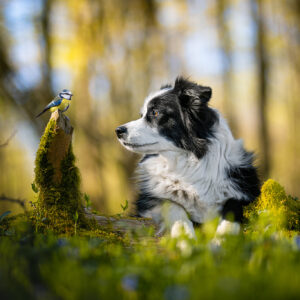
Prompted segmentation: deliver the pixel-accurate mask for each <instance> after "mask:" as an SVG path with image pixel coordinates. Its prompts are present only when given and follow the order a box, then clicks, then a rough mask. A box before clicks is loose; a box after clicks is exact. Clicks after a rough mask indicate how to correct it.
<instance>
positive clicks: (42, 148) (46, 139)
mask: <svg viewBox="0 0 300 300" xmlns="http://www.w3.org/2000/svg"><path fill="white" fill-rule="evenodd" d="M56 134H57V130H56V121H55V120H52V119H51V120H50V121H49V122H48V125H47V127H46V129H45V132H44V134H43V136H42V138H41V141H40V145H39V149H38V151H37V155H36V160H35V183H36V185H37V187H38V189H39V197H38V203H37V208H36V209H35V211H34V213H33V217H32V221H33V222H34V223H35V226H36V228H37V229H52V230H53V231H54V232H67V233H71V232H73V231H74V216H75V214H76V212H77V213H78V215H79V219H78V225H81V226H87V227H89V222H88V221H87V220H85V218H84V215H83V213H82V212H83V208H82V205H81V200H82V194H81V192H80V175H79V169H78V168H77V167H76V165H75V156H74V153H73V149H72V144H70V146H69V149H68V152H67V154H66V156H65V158H64V159H63V160H62V161H61V174H62V179H61V180H60V182H59V183H57V182H55V181H54V180H53V176H54V168H53V165H52V164H51V162H50V161H49V149H50V147H51V143H52V142H53V139H54V138H55V135H56Z"/></svg>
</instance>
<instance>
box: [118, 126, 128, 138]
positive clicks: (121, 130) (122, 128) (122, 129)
mask: <svg viewBox="0 0 300 300" xmlns="http://www.w3.org/2000/svg"><path fill="white" fill-rule="evenodd" d="M125 133H127V128H126V127H125V126H120V127H118V128H117V129H116V134H117V137H118V138H119V139H120V138H122V137H123V135H124V134H125Z"/></svg>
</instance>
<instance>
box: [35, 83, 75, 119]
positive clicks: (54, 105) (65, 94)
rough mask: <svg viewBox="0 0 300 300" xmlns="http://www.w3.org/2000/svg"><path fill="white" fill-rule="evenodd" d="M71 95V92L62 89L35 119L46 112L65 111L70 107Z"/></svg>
mask: <svg viewBox="0 0 300 300" xmlns="http://www.w3.org/2000/svg"><path fill="white" fill-rule="evenodd" d="M72 96H73V94H72V93H71V91H69V90H66V89H63V90H62V91H61V92H60V93H58V95H57V96H56V97H55V98H54V99H53V100H52V101H51V102H50V103H49V104H48V105H47V106H46V107H45V108H44V109H43V111H42V112H40V113H39V114H38V115H37V116H36V118H38V117H39V116H40V115H42V114H43V113H44V112H46V111H47V110H50V111H51V112H54V111H56V110H58V109H59V110H60V111H62V112H65V111H67V109H68V108H69V106H70V101H71V99H72Z"/></svg>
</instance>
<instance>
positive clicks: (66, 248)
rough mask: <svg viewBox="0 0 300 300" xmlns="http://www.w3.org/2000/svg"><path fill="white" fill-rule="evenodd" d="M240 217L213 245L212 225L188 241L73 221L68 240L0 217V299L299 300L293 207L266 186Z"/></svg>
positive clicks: (277, 189)
mask: <svg viewBox="0 0 300 300" xmlns="http://www.w3.org/2000/svg"><path fill="white" fill-rule="evenodd" d="M86 198H87V196H86ZM87 200H88V199H86V202H89V201H87ZM125 206H126V204H125ZM125 206H124V207H125ZM33 214H34V212H33ZM245 215H246V216H247V217H248V222H246V223H245V224H244V227H243V231H242V232H241V233H240V234H239V235H235V236H232V235H227V236H225V237H224V238H223V240H222V243H221V246H217V245H216V244H215V243H214V242H213V239H214V236H215V231H216V227H217V225H218V222H219V220H218V219H215V220H212V221H211V222H208V223H206V224H204V225H203V226H202V227H201V228H198V229H197V230H196V234H197V239H196V240H189V239H185V238H184V237H181V238H180V239H170V238H169V237H168V236H165V237H163V238H161V239H157V238H153V236H151V233H150V231H149V235H148V236H147V235H145V232H143V236H140V235H139V234H138V232H128V233H127V234H126V235H122V234H120V233H118V232H111V228H109V226H108V228H104V227H101V228H99V226H98V227H97V225H95V226H94V227H93V229H92V230H91V229H88V228H86V227H83V226H80V223H77V221H78V217H76V215H75V217H74V220H73V221H74V224H73V227H74V229H73V231H70V230H65V232H62V231H57V230H55V228H53V230H48V229H47V228H48V227H46V228H45V227H41V229H42V230H37V227H36V226H35V225H36V224H35V223H34V222H32V217H31V216H30V214H29V215H27V216H26V215H20V216H17V217H10V216H9V215H8V214H7V215H2V216H1V218H0V219H1V220H0V297H1V299H70V300H71V299H72V300H73V299H143V300H146V299H155V300H156V299H166V300H177V299H178V300H185V299H186V300H187V299H195V300H196V299H197V300H198V299H222V300H224V299H255V300H257V299H299V295H300V235H299V218H300V214H299V200H297V199H295V198H292V197H290V196H287V195H286V194H285V191H284V189H283V188H282V187H281V186H280V185H279V184H278V183H277V182H275V181H274V180H268V181H267V182H266V183H265V184H264V186H263V187H262V195H261V197H259V198H258V199H257V201H256V202H254V203H253V205H251V206H250V207H249V208H248V209H247V210H246V212H245ZM49 228H51V227H49ZM54 232H55V234H54ZM57 232H61V233H59V234H58V233H57Z"/></svg>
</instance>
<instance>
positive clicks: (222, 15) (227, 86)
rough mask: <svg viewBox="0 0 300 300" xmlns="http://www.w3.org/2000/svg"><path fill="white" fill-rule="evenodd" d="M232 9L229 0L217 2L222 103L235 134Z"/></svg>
mask: <svg viewBox="0 0 300 300" xmlns="http://www.w3.org/2000/svg"><path fill="white" fill-rule="evenodd" d="M229 8H230V4H229V3H228V1H227V0H218V1H217V2H216V13H217V24H218V35H219V41H220V48H221V51H222V54H223V56H222V58H223V60H222V61H223V71H222V101H223V103H224V112H225V116H226V119H227V120H228V123H229V125H230V128H231V129H232V131H233V133H234V134H236V133H237V126H236V120H235V117H234V109H233V108H234V105H233V102H232V100H231V99H232V76H233V74H232V73H233V72H232V41H231V35H230V28H229V22H228V20H227V18H226V15H228V14H227V13H226V10H228V9H229Z"/></svg>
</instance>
